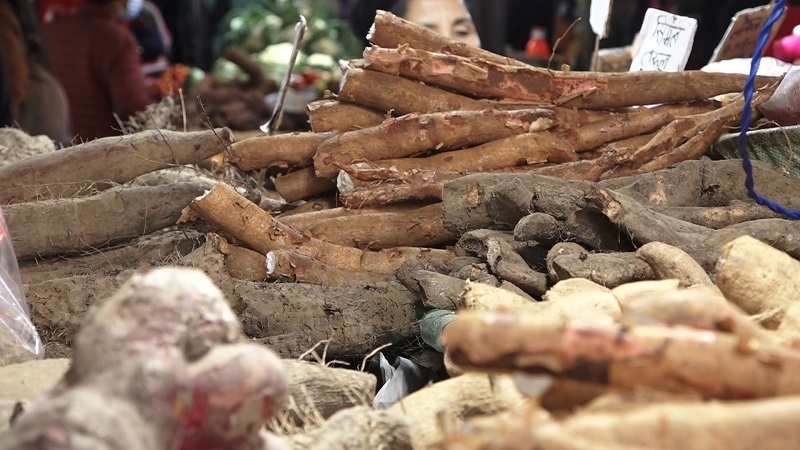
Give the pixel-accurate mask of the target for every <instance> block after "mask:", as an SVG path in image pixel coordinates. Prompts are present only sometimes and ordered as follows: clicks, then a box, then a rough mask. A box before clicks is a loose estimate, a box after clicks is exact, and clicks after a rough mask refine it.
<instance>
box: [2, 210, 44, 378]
mask: <svg viewBox="0 0 800 450" xmlns="http://www.w3.org/2000/svg"><path fill="white" fill-rule="evenodd" d="M42 356H44V348H43V347H42V341H41V339H40V338H39V333H37V332H36V327H34V326H33V323H32V322H31V319H30V312H29V311H28V304H27V303H26V302H25V294H24V292H23V291H22V282H21V281H20V278H19V266H18V265H17V257H16V255H15V254H14V247H12V245H11V236H10V235H9V234H8V228H7V227H6V222H5V219H4V218H3V211H2V209H0V366H4V365H8V364H15V363H20V362H24V361H28V360H31V359H35V358H41V357H42Z"/></svg>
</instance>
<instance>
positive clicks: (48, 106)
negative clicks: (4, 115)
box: [0, 0, 72, 146]
mask: <svg viewBox="0 0 800 450" xmlns="http://www.w3.org/2000/svg"><path fill="white" fill-rule="evenodd" d="M0 47H2V50H3V52H4V55H5V62H6V70H7V71H6V76H7V81H8V83H9V86H10V94H11V113H12V116H13V118H14V125H16V126H18V127H19V128H20V129H22V130H23V131H25V132H26V133H28V134H30V135H45V136H48V137H49V138H50V139H52V140H53V141H55V143H56V145H57V146H60V145H67V144H69V142H70V140H71V136H72V133H71V127H70V121H69V105H68V102H67V96H66V93H65V92H64V88H63V87H62V86H61V84H60V83H59V82H58V80H56V78H55V77H54V76H53V74H52V73H51V71H50V60H49V58H48V54H47V51H46V49H45V48H44V42H43V38H42V34H41V30H40V28H39V22H38V20H37V17H36V12H35V10H34V7H33V4H32V3H31V2H30V1H29V0H0Z"/></svg>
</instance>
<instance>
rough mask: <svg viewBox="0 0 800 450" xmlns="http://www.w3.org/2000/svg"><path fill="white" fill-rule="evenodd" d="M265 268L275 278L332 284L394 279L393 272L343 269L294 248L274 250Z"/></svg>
mask: <svg viewBox="0 0 800 450" xmlns="http://www.w3.org/2000/svg"><path fill="white" fill-rule="evenodd" d="M265 270H266V274H267V275H268V276H269V277H270V278H271V279H273V280H279V281H288V282H292V283H295V282H297V283H309V284H317V285H321V286H330V287H338V286H359V285H363V284H369V283H379V282H385V281H393V280H394V275H393V274H391V273H376V272H363V271H358V272H354V271H352V270H341V269H338V268H336V267H334V266H331V265H329V264H325V263H321V262H319V261H317V260H316V259H314V258H311V257H309V256H305V255H301V254H299V253H296V252H293V251H291V250H272V251H270V252H269V253H267V258H266V268H265Z"/></svg>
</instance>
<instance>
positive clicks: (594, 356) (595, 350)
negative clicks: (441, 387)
mask: <svg viewBox="0 0 800 450" xmlns="http://www.w3.org/2000/svg"><path fill="white" fill-rule="evenodd" d="M442 342H443V344H444V345H445V347H446V348H447V351H448V353H449V354H450V357H451V358H452V360H453V362H454V363H456V364H457V365H458V366H459V367H462V368H464V369H467V370H470V369H472V370H476V369H477V370H491V371H500V372H504V371H508V372H514V371H522V372H527V373H554V374H557V375H560V376H566V377H570V378H573V379H577V380H582V381H590V382H595V383H605V384H607V385H608V386H610V387H614V388H620V389H653V390H658V391H663V392H668V393H676V394H697V395H701V396H703V397H707V398H721V399H747V398H761V397H772V396H780V395H796V394H797V393H798V392H800V378H798V377H797V375H796V374H797V371H798V370H800V353H798V352H796V351H793V350H790V349H787V348H783V347H779V346H777V345H774V344H771V343H769V342H761V341H756V340H755V339H742V337H741V336H736V335H733V334H729V333H720V332H712V331H706V330H696V329H690V328H683V327H666V326H654V325H635V326H621V325H616V324H613V325H612V324H609V323H608V322H599V321H588V322H587V321H580V322H579V321H574V320H569V319H567V320H565V319H563V318H559V319H557V320H554V319H544V318H540V317H537V316H534V315H530V314H521V315H517V316H514V315H510V314H504V313H489V312H480V313H478V312H472V313H462V314H460V315H459V317H457V318H456V320H454V321H453V322H451V323H450V324H449V325H448V326H447V327H446V328H445V329H444V332H443V335H442ZM530 342H535V343H536V345H535V346H531V345H530Z"/></svg>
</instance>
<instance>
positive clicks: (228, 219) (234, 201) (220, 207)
mask: <svg viewBox="0 0 800 450" xmlns="http://www.w3.org/2000/svg"><path fill="white" fill-rule="evenodd" d="M189 208H190V209H191V211H194V212H195V213H197V214H198V215H199V216H201V217H202V218H204V219H205V220H207V221H209V222H211V223H213V224H215V225H217V226H219V227H221V228H222V229H223V230H225V232H226V233H228V234H230V235H231V236H233V237H235V238H236V239H238V240H240V241H241V242H243V243H244V244H246V245H247V246H248V247H250V248H251V249H253V250H255V251H257V252H260V253H262V254H263V255H266V254H267V253H268V252H270V251H272V250H291V251H294V252H296V253H299V254H301V255H305V256H308V257H310V258H312V259H315V260H317V261H320V262H323V263H326V264H329V265H331V266H334V267H336V268H338V269H341V270H353V271H364V272H377V273H391V272H393V271H394V270H395V269H397V267H399V266H400V264H402V263H403V261H405V260H406V259H408V258H411V257H415V256H419V257H422V258H426V259H427V258H431V257H436V258H439V259H440V260H442V261H446V260H449V259H450V258H452V257H453V254H452V252H450V251H448V250H441V249H430V248H420V247H397V248H392V249H384V250H380V251H374V252H373V251H367V250H359V249H356V248H353V247H345V246H342V245H337V244H332V243H330V242H326V241H323V240H320V239H316V238H313V237H308V236H305V235H303V234H302V233H300V232H298V231H296V230H293V229H291V228H289V227H287V226H286V225H284V224H282V223H280V222H279V221H277V220H275V218H274V217H272V215H270V214H269V213H268V212H266V211H264V210H262V209H261V208H259V207H258V205H256V204H254V203H252V202H250V201H249V200H247V199H246V198H244V197H243V196H242V195H241V194H239V193H237V192H236V191H235V190H234V189H233V188H232V187H230V186H228V185H227V184H225V183H219V184H218V185H217V186H216V187H214V189H212V190H211V191H209V192H208V193H207V194H206V195H205V196H203V197H199V198H197V199H195V200H194V201H193V202H192V203H191V204H190V205H189Z"/></svg>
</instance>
